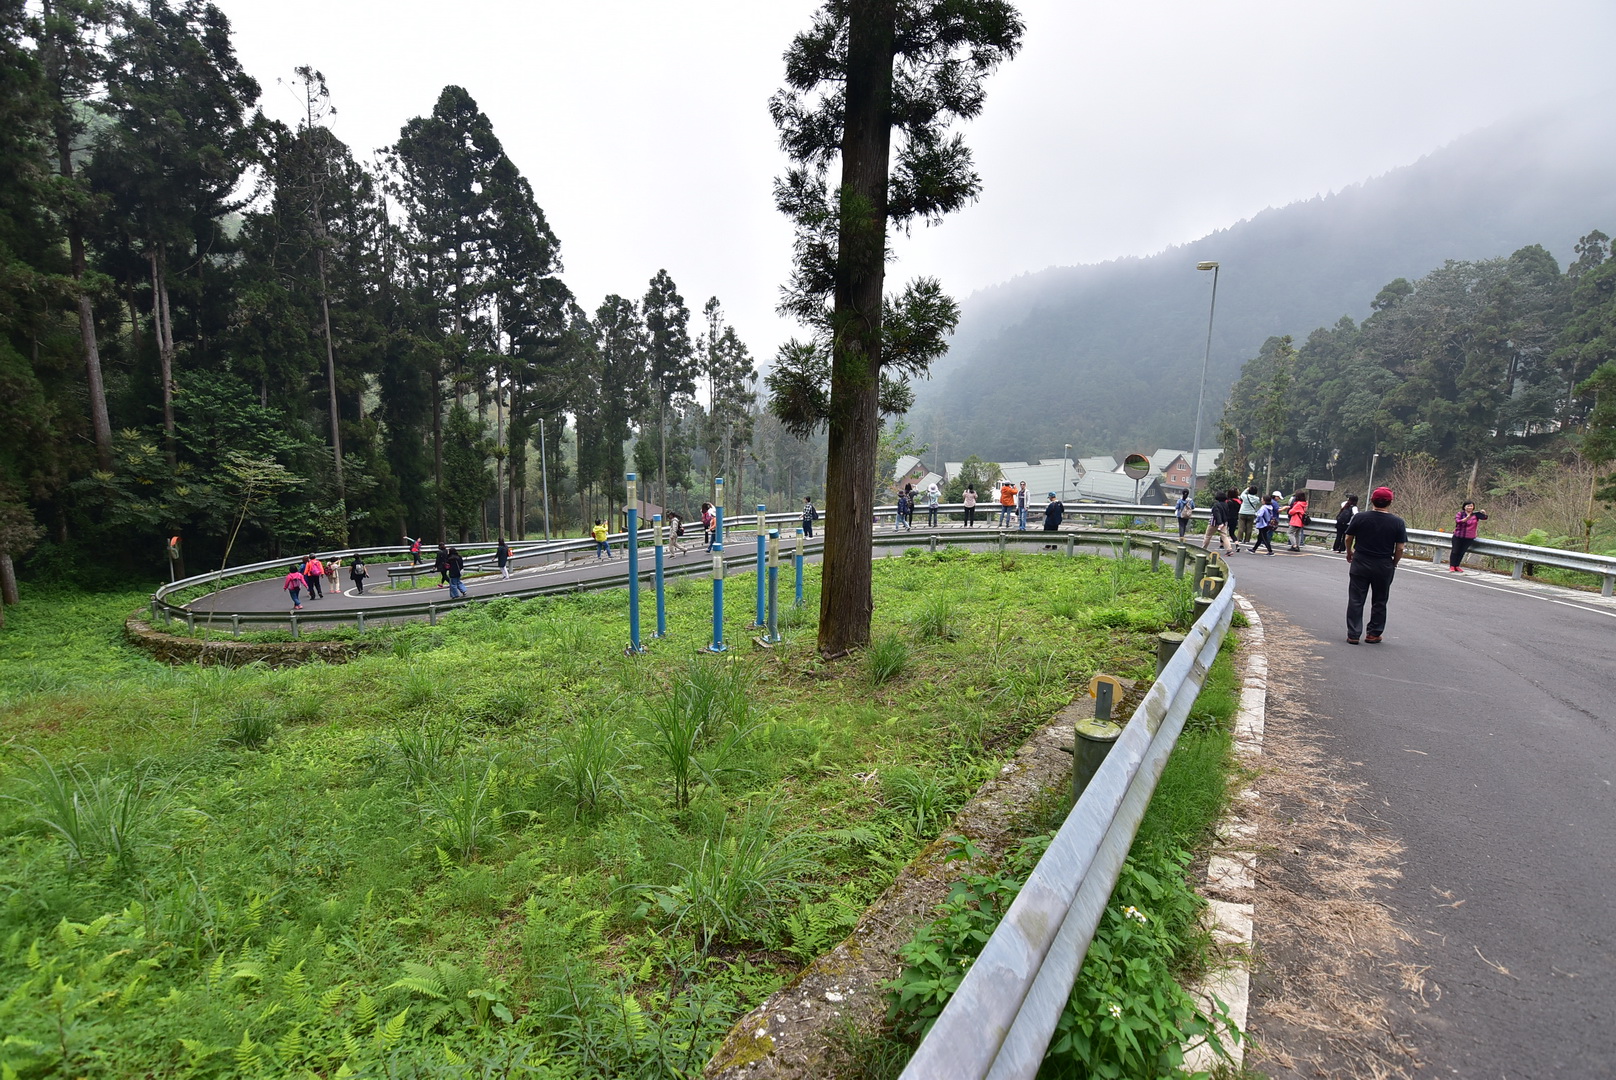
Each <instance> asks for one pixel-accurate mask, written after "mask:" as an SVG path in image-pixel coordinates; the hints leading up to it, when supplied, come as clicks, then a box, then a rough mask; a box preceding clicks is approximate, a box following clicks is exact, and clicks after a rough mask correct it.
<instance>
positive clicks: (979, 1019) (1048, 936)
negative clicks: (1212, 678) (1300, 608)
mask: <svg viewBox="0 0 1616 1080" xmlns="http://www.w3.org/2000/svg"><path fill="white" fill-rule="evenodd" d="M1172 546H1173V547H1175V548H1176V547H1177V546H1178V545H1176V544H1174V545H1172ZM1157 550H1158V551H1159V550H1160V548H1159V547H1158V548H1157ZM1233 611H1234V579H1233V578H1232V577H1228V578H1225V579H1223V580H1222V583H1221V586H1220V588H1219V590H1218V592H1217V594H1216V596H1215V597H1214V598H1213V600H1212V603H1211V604H1210V605H1209V606H1208V607H1207V609H1206V610H1205V611H1204V612H1203V613H1202V614H1201V616H1200V618H1198V619H1197V620H1196V622H1195V624H1194V626H1192V627H1191V629H1190V631H1189V633H1188V634H1186V635H1185V639H1184V642H1183V644H1182V645H1180V646H1179V648H1178V651H1177V652H1176V653H1174V655H1173V658H1172V659H1171V660H1170V661H1168V663H1167V665H1166V667H1165V668H1163V670H1162V673H1161V675H1160V676H1159V677H1158V678H1157V679H1156V682H1155V684H1154V685H1153V686H1152V687H1151V689H1150V691H1149V692H1148V693H1147V694H1146V695H1145V699H1144V701H1142V702H1141V703H1140V705H1139V707H1138V708H1137V709H1136V710H1135V711H1134V714H1133V716H1132V718H1131V719H1130V720H1129V721H1128V724H1127V726H1126V727H1125V728H1123V731H1122V734H1121V735H1120V736H1118V737H1117V741H1116V743H1115V744H1114V745H1113V746H1112V748H1111V752H1110V754H1109V755H1107V757H1106V759H1105V761H1104V763H1103V764H1102V765H1101V766H1100V768H1099V770H1098V771H1096V773H1095V774H1094V778H1093V779H1092V780H1091V781H1090V782H1089V784H1088V786H1087V787H1086V788H1085V789H1084V790H1083V794H1082V796H1081V797H1079V799H1078V800H1077V805H1076V806H1074V807H1073V808H1072V812H1071V813H1070V814H1069V815H1068V816H1067V818H1066V821H1065V823H1064V824H1062V826H1061V827H1060V830H1059V831H1058V832H1057V833H1056V834H1055V838H1054V839H1053V840H1052V841H1051V842H1050V845H1049V848H1048V849H1047V850H1046V851H1045V853H1044V856H1043V858H1041V859H1040V860H1039V861H1038V865H1037V866H1036V867H1034V868H1033V871H1032V874H1031V875H1030V876H1029V877H1028V879H1027V882H1026V884H1025V885H1023V886H1022V888H1021V891H1020V892H1019V893H1018V894H1017V895H1016V899H1015V901H1014V902H1013V903H1012V904H1011V905H1010V910H1009V911H1007V912H1006V913H1005V916H1004V918H1003V920H1001V921H1000V923H999V926H998V928H997V929H996V930H995V931H994V932H993V935H992V937H990V938H989V939H988V942H987V944H986V945H984V946H983V948H982V952H981V955H979V956H978V957H977V958H976V960H975V961H974V962H973V963H972V964H971V967H970V970H969V971H967V972H966V975H965V979H964V980H963V981H962V982H961V983H960V986H959V988H958V989H957V990H956V991H955V992H954V995H953V996H952V997H951V998H949V1000H948V1004H947V1005H945V1006H944V1008H943V1012H942V1015H941V1016H939V1017H938V1018H937V1021H936V1023H935V1024H933V1026H932V1029H931V1031H930V1032H929V1033H927V1035H926V1037H925V1039H923V1040H922V1041H921V1043H920V1046H919V1047H917V1048H916V1050H915V1054H914V1056H913V1057H912V1058H911V1059H910V1061H909V1065H908V1066H907V1067H906V1068H905V1069H904V1071H903V1078H904V1080H936V1078H939V1077H948V1078H951V1080H954V1078H957V1080H983V1078H987V1080H1011V1078H1030V1077H1032V1076H1034V1075H1035V1074H1036V1073H1037V1071H1038V1066H1039V1064H1040V1063H1041V1062H1042V1061H1043V1058H1044V1053H1045V1051H1046V1049H1047V1048H1048V1046H1049V1040H1050V1038H1051V1036H1052V1035H1053V1034H1054V1031H1055V1025H1056V1023H1057V1022H1058V1021H1059V1019H1060V1015H1061V1012H1062V1010H1063V1009H1064V1008H1065V1007H1066V1002H1067V1000H1068V999H1069V997H1070V996H1071V992H1072V986H1073V984H1074V983H1075V981H1076V979H1077V973H1078V971H1079V970H1080V969H1081V967H1082V965H1083V959H1084V956H1085V955H1086V954H1087V952H1088V947H1089V943H1090V942H1091V941H1092V939H1093V937H1094V930H1095V928H1096V927H1097V926H1098V925H1099V922H1100V919H1101V917H1102V916H1103V915H1104V913H1105V908H1106V905H1107V904H1108V903H1109V902H1110V898H1111V892H1112V890H1113V889H1114V888H1115V887H1116V883H1117V878H1118V875H1119V874H1120V872H1121V869H1122V864H1123V862H1124V860H1126V858H1127V856H1128V849H1129V848H1130V847H1131V846H1132V844H1133V838H1134V834H1135V833H1136V832H1137V831H1138V829H1139V822H1140V820H1141V819H1142V818H1143V817H1144V813H1145V808H1146V807H1147V806H1149V804H1150V797H1151V794H1152V793H1153V792H1154V791H1155V789H1156V781H1157V780H1158V779H1160V777H1161V773H1162V769H1163V767H1164V766H1165V765H1166V763H1167V758H1168V755H1169V754H1170V753H1171V752H1172V749H1173V746H1174V744H1175V743H1176V742H1177V741H1178V735H1179V732H1181V731H1182V730H1183V727H1184V720H1185V718H1186V717H1187V716H1188V715H1189V711H1190V707H1191V706H1192V705H1193V704H1194V702H1195V698H1196V696H1197V695H1198V694H1199V693H1200V689H1201V685H1202V683H1203V682H1204V681H1205V679H1206V673H1207V671H1208V670H1209V669H1210V668H1211V666H1212V662H1213V660H1214V659H1216V657H1217V654H1218V648H1219V646H1220V645H1221V644H1222V642H1223V637H1224V634H1225V633H1226V632H1227V631H1228V628H1229V622H1230V620H1231V618H1232V617H1233Z"/></svg>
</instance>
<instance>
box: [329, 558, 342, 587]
mask: <svg viewBox="0 0 1616 1080" xmlns="http://www.w3.org/2000/svg"><path fill="white" fill-rule="evenodd" d="M325 583H326V584H327V585H329V586H331V587H332V588H333V589H335V590H337V592H339V593H340V592H342V560H341V559H332V560H331V561H330V562H328V563H326V564H325Z"/></svg>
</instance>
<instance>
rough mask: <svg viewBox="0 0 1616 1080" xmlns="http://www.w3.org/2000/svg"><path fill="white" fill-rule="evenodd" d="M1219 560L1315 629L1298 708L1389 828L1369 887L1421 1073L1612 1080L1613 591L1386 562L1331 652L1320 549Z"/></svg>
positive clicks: (1257, 1011)
mask: <svg viewBox="0 0 1616 1080" xmlns="http://www.w3.org/2000/svg"><path fill="white" fill-rule="evenodd" d="M1232 563H1233V566H1234V571H1235V574H1236V577H1237V579H1238V582H1239V588H1240V591H1241V592H1242V593H1243V594H1245V595H1246V596H1248V597H1250V598H1251V599H1252V600H1253V601H1254V602H1256V603H1257V604H1258V605H1259V608H1264V607H1266V608H1271V609H1277V610H1278V611H1279V612H1281V613H1282V614H1283V616H1284V618H1285V620H1287V621H1288V622H1289V623H1290V624H1291V625H1292V626H1294V627H1297V628H1299V629H1300V630H1301V631H1305V632H1306V633H1308V634H1310V635H1312V636H1313V637H1314V638H1316V639H1317V642H1316V643H1314V644H1313V652H1314V653H1315V654H1317V655H1318V656H1320V657H1321V658H1322V661H1321V662H1320V667H1321V669H1322V670H1319V671H1316V672H1311V673H1310V675H1312V676H1316V679H1313V678H1310V679H1309V680H1308V682H1309V683H1310V685H1311V688H1312V689H1311V691H1310V693H1309V704H1310V705H1311V706H1312V707H1313V711H1314V720H1315V721H1316V722H1317V724H1318V725H1319V726H1320V727H1321V728H1323V729H1325V730H1327V731H1328V733H1329V735H1330V736H1331V738H1330V741H1329V744H1328V745H1329V748H1330V751H1331V752H1332V753H1335V754H1339V755H1340V756H1341V758H1342V760H1344V761H1348V762H1353V763H1361V767H1358V768H1356V769H1355V775H1356V776H1357V777H1358V778H1359V779H1362V780H1363V781H1364V782H1365V783H1367V785H1368V787H1369V789H1370V795H1369V798H1368V800H1367V801H1368V802H1370V803H1372V804H1375V805H1377V806H1380V804H1381V803H1382V802H1383V803H1384V806H1381V807H1380V814H1379V816H1380V817H1381V818H1382V819H1383V820H1385V821H1389V822H1391V823H1392V825H1393V827H1394V828H1395V829H1397V830H1398V831H1400V833H1401V840H1402V841H1403V843H1404V845H1405V852H1404V865H1403V866H1402V871H1403V876H1402V878H1401V880H1399V881H1398V882H1397V883H1396V884H1395V886H1394V887H1393V888H1392V890H1391V891H1390V893H1389V894H1388V895H1387V896H1386V897H1385V899H1386V900H1387V902H1388V903H1389V905H1390V906H1391V908H1392V909H1393V911H1394V913H1395V914H1396V915H1397V917H1398V918H1399V921H1400V922H1401V923H1402V924H1403V925H1404V926H1405V927H1406V928H1408V929H1409V930H1410V931H1411V933H1412V934H1413V935H1414V936H1415V938H1416V939H1417V941H1418V942H1419V946H1418V948H1419V952H1420V953H1421V955H1420V957H1419V960H1420V963H1422V964H1429V965H1430V967H1429V970H1428V971H1427V972H1426V973H1425V977H1426V979H1427V980H1428V981H1429V982H1431V983H1434V984H1435V988H1434V990H1433V991H1428V992H1427V994H1426V1000H1427V1002H1428V1007H1421V1008H1417V1009H1415V1010H1414V1011H1413V1012H1412V1013H1411V1014H1410V1015H1409V1016H1407V1017H1403V1018H1401V1019H1400V1022H1402V1023H1406V1024H1408V1025H1411V1026H1412V1032H1411V1034H1412V1036H1413V1040H1412V1041H1413V1042H1414V1043H1415V1045H1416V1046H1417V1047H1418V1056H1419V1058H1420V1059H1421V1060H1422V1061H1423V1062H1424V1068H1423V1070H1422V1075H1425V1076H1433V1075H1435V1076H1459V1077H1466V1078H1470V1077H1485V1078H1491V1077H1504V1078H1508V1080H1528V1078H1538V1077H1579V1078H1581V1077H1587V1078H1594V1077H1613V1076H1616V1021H1613V1013H1616V941H1613V938H1616V787H1613V785H1616V732H1613V730H1612V724H1613V720H1616V604H1613V603H1612V602H1611V601H1602V600H1601V599H1600V598H1599V597H1597V596H1585V595H1583V594H1578V593H1574V592H1571V591H1569V590H1561V589H1554V588H1549V587H1543V586H1536V585H1533V584H1530V583H1528V584H1524V585H1523V584H1519V583H1513V582H1510V581H1509V580H1507V579H1499V578H1497V577H1495V576H1492V575H1485V574H1480V573H1466V574H1465V575H1463V576H1460V575H1457V574H1449V573H1447V570H1446V567H1445V566H1441V567H1434V568H1433V567H1429V565H1428V564H1419V563H1413V562H1405V563H1404V564H1403V567H1402V568H1401V569H1399V571H1398V575H1397V580H1396V583H1395V585H1394V586H1393V589H1392V599H1391V612H1390V616H1389V620H1388V626H1387V631H1386V641H1385V643H1384V644H1381V645H1367V644H1365V645H1349V644H1347V642H1346V640H1345V638H1346V619H1345V607H1346V581H1345V576H1346V566H1345V564H1344V563H1343V562H1342V561H1341V559H1340V557H1339V556H1334V557H1332V556H1329V555H1324V554H1318V555H1286V554H1284V553H1281V554H1280V555H1278V556H1276V557H1274V558H1268V557H1266V556H1251V555H1240V556H1237V557H1236V558H1235V559H1233V560H1232ZM1269 686H1270V694H1271V695H1272V694H1274V693H1276V692H1277V693H1283V692H1285V689H1284V688H1285V687H1286V686H1287V680H1286V673H1285V672H1284V671H1282V670H1274V671H1270V682H1269ZM1261 920H1262V897H1261V895H1260V894H1259V895H1258V897H1257V923H1258V925H1257V933H1258V937H1259V939H1260V938H1261V934H1262V926H1261ZM1386 972H1387V974H1386V978H1387V979H1388V980H1390V979H1392V976H1391V974H1390V969H1389V968H1388V969H1386ZM1384 989H1385V994H1386V997H1387V998H1389V999H1406V997H1407V995H1406V994H1403V993H1400V988H1399V987H1398V986H1396V985H1388V986H1387V987H1385V988H1384ZM1253 1008H1254V1015H1255V1016H1256V1017H1258V1021H1257V1026H1258V1029H1259V1034H1260V1024H1261V1022H1260V1018H1261V1015H1262V1001H1261V996H1260V992H1259V996H1258V997H1257V999H1256V1000H1255V1001H1254V1002H1253ZM1343 1064H1345V1065H1346V1066H1347V1067H1346V1068H1343V1067H1342V1066H1343ZM1333 1069H1334V1070H1340V1072H1341V1074H1342V1075H1359V1073H1356V1072H1355V1071H1354V1070H1353V1069H1352V1068H1351V1067H1350V1063H1340V1062H1337V1063H1333ZM1301 1075H1308V1070H1306V1069H1304V1070H1303V1071H1302V1073H1301Z"/></svg>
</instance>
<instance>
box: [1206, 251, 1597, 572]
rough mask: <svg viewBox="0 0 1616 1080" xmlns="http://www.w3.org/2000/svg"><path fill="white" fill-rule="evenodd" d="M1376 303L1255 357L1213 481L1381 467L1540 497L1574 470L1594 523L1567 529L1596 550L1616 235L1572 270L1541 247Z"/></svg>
mask: <svg viewBox="0 0 1616 1080" xmlns="http://www.w3.org/2000/svg"><path fill="white" fill-rule="evenodd" d="M1372 306H1373V313H1372V314H1371V315H1370V316H1369V317H1368V318H1366V319H1364V320H1363V321H1362V322H1361V323H1359V322H1355V321H1354V320H1352V319H1351V318H1347V317H1343V318H1342V319H1340V321H1338V322H1337V323H1335V325H1333V326H1325V327H1320V328H1318V329H1317V330H1314V331H1313V332H1312V333H1311V334H1309V335H1308V336H1307V339H1306V340H1305V341H1304V342H1303V343H1302V344H1301V346H1300V347H1297V346H1296V345H1295V342H1294V340H1293V339H1292V337H1291V336H1290V335H1279V336H1275V337H1271V338H1269V339H1268V340H1267V342H1265V343H1264V344H1263V346H1262V349H1261V351H1260V352H1259V353H1258V355H1257V356H1255V357H1253V358H1252V359H1251V360H1249V361H1247V362H1246V364H1245V366H1244V367H1243V368H1242V370H1241V374H1240V379H1239V381H1238V382H1237V383H1236V384H1235V386H1234V389H1233V391H1232V392H1231V393H1230V396H1229V400H1228V403H1227V406H1226V409H1225V411H1224V414H1223V420H1222V424H1221V431H1222V439H1223V445H1224V447H1225V448H1226V451H1225V459H1224V463H1225V466H1226V468H1225V469H1224V470H1223V472H1222V474H1221V475H1220V476H1219V477H1217V478H1215V479H1214V486H1216V485H1217V483H1218V482H1219V481H1226V482H1228V483H1234V484H1244V483H1245V481H1246V479H1247V477H1248V476H1251V477H1255V478H1256V479H1258V480H1259V481H1260V482H1261V483H1263V485H1264V487H1265V488H1268V487H1273V486H1279V487H1282V488H1284V489H1285V490H1290V488H1291V487H1293V486H1296V485H1299V484H1300V483H1301V482H1302V481H1303V480H1305V479H1307V478H1326V477H1330V478H1333V477H1335V476H1336V475H1338V474H1339V475H1341V476H1342V477H1343V478H1366V477H1367V476H1368V475H1369V474H1370V473H1371V472H1372V471H1373V470H1374V469H1375V468H1376V467H1377V466H1378V468H1379V473H1378V475H1380V476H1382V477H1391V476H1393V475H1394V470H1401V472H1402V474H1403V475H1405V476H1406V477H1408V478H1409V479H1410V482H1411V483H1415V484H1418V485H1419V486H1428V485H1434V486H1435V487H1437V488H1440V489H1444V491H1445V492H1446V491H1449V490H1451V492H1452V493H1453V494H1454V496H1455V497H1456V498H1457V497H1463V498H1474V499H1486V498H1488V497H1489V496H1490V497H1492V498H1494V499H1499V498H1502V499H1507V500H1512V501H1514V502H1531V501H1532V500H1533V498H1534V497H1536V496H1537V495H1539V494H1541V493H1542V492H1545V491H1548V490H1551V489H1552V488H1554V487H1555V486H1556V485H1558V484H1559V483H1560V482H1561V481H1562V480H1563V479H1564V478H1565V477H1566V475H1567V474H1568V473H1576V474H1577V475H1578V476H1579V477H1580V478H1581V479H1580V481H1579V484H1580V491H1581V497H1580V499H1579V500H1577V501H1578V502H1580V504H1581V506H1582V507H1586V509H1585V510H1582V511H1581V512H1580V513H1578V515H1577V516H1578V517H1582V518H1584V519H1585V520H1584V522H1583V525H1582V528H1580V529H1579V528H1576V527H1575V525H1576V524H1577V523H1576V521H1575V519H1573V520H1571V521H1569V522H1562V523H1558V524H1559V525H1560V530H1561V531H1562V534H1569V535H1571V536H1573V537H1577V538H1578V539H1581V540H1582V541H1583V542H1584V543H1586V542H1587V539H1588V534H1589V533H1590V532H1592V531H1593V530H1594V526H1595V524H1596V519H1597V518H1599V517H1601V516H1604V515H1606V514H1608V511H1609V507H1608V505H1607V506H1605V507H1603V508H1599V509H1597V510H1596V503H1598V502H1600V501H1603V502H1605V503H1607V504H1608V503H1609V502H1610V501H1611V500H1616V477H1613V476H1611V475H1609V471H1610V465H1611V462H1612V460H1613V458H1616V257H1613V255H1612V250H1611V242H1610V238H1609V237H1607V236H1606V235H1605V234H1604V233H1602V232H1600V231H1598V230H1595V231H1593V232H1590V233H1588V234H1587V235H1585V236H1584V237H1582V239H1581V240H1579V241H1578V242H1577V245H1576V259H1575V261H1573V262H1572V263H1571V265H1570V266H1569V267H1567V268H1566V270H1565V272H1564V273H1562V272H1561V270H1560V267H1559V265H1558V264H1557V263H1556V262H1555V260H1554V258H1553V256H1551V255H1550V254H1549V252H1548V251H1546V250H1545V249H1544V248H1543V247H1542V246H1539V245H1532V246H1530V247H1524V248H1521V249H1520V250H1518V251H1516V252H1515V253H1514V254H1513V255H1510V256H1508V257H1505V258H1497V259H1488V260H1482V261H1476V262H1458V261H1450V262H1448V263H1447V264H1446V265H1444V266H1442V267H1440V268H1439V269H1436V270H1433V271H1432V272H1431V273H1429V274H1427V275H1425V276H1424V277H1422V278H1420V279H1418V280H1417V281H1412V282H1411V281H1408V280H1407V279H1404V278H1398V279H1397V280H1395V281H1393V282H1391V283H1390V284H1388V285H1387V286H1386V287H1385V288H1383V289H1381V290H1380V293H1379V294H1378V295H1377V296H1376V297H1375V300H1374V303H1373V305H1372ZM1415 477H1421V478H1426V479H1425V480H1415V479H1414V478H1415ZM1459 493H1462V496H1461V495H1459ZM1551 524H1556V523H1550V522H1545V523H1544V524H1543V527H1544V528H1549V527H1550V526H1551ZM1577 534H1582V535H1581V536H1578V535H1577Z"/></svg>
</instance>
